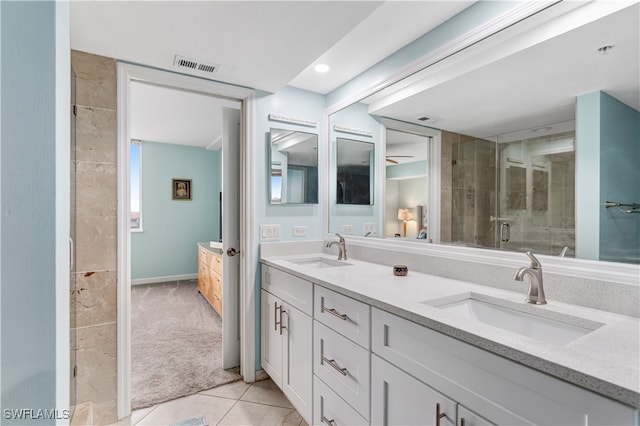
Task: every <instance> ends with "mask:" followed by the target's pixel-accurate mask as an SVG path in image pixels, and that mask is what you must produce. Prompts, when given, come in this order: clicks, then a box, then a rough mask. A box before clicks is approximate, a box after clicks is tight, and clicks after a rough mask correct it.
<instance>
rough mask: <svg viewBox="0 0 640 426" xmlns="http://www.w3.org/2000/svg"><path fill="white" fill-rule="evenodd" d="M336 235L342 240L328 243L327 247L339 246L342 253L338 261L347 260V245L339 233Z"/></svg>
mask: <svg viewBox="0 0 640 426" xmlns="http://www.w3.org/2000/svg"><path fill="white" fill-rule="evenodd" d="M336 235H337V236H338V238H340V239H339V240H338V241H331V242H328V243H327V245H326V246H327V247H331V246H332V245H334V244H338V248H339V249H340V252H339V253H338V260H347V246H346V245H345V241H344V237H343V236H342V235H340V234H337V233H336Z"/></svg>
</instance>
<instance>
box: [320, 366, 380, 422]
mask: <svg viewBox="0 0 640 426" xmlns="http://www.w3.org/2000/svg"><path fill="white" fill-rule="evenodd" d="M313 424H314V425H321V424H324V425H329V426H347V425H353V426H360V425H368V424H369V422H368V421H367V420H365V419H364V418H363V417H362V416H361V415H360V414H358V412H357V411H356V410H354V409H353V408H352V407H351V406H350V405H349V404H347V403H346V402H345V401H344V400H343V399H342V398H340V397H339V396H338V395H337V394H336V393H335V392H334V391H332V390H331V389H329V387H328V386H327V385H326V384H324V382H323V381H322V380H320V379H319V378H318V377H315V376H314V378H313Z"/></svg>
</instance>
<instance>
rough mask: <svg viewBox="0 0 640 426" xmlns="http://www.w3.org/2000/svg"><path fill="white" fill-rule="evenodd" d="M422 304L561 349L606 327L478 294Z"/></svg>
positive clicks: (539, 308)
mask: <svg viewBox="0 0 640 426" xmlns="http://www.w3.org/2000/svg"><path fill="white" fill-rule="evenodd" d="M452 299H453V300H452ZM422 303H424V304H427V305H430V306H433V307H436V308H439V309H441V310H443V311H447V312H450V313H452V314H455V315H459V316H461V317H465V318H468V319H471V320H474V321H478V322H481V323H483V324H486V325H490V326H492V327H497V328H500V329H502V330H506V331H510V332H513V333H517V334H520V335H523V336H527V337H530V338H532V339H536V340H541V341H544V342H547V343H551V344H554V345H561V346H562V345H566V344H568V343H570V342H572V341H574V340H576V339H578V338H580V337H582V336H585V335H587V334H589V333H591V332H592V331H594V330H595V329H597V328H598V327H601V326H602V325H604V324H601V323H598V322H595V321H591V320H587V319H583V318H578V317H573V316H570V315H565V314H561V313H558V312H552V311H548V310H547V311H545V310H544V308H541V307H537V306H532V305H527V304H525V303H524V302H523V303H522V304H518V303H515V302H511V301H508V300H503V299H499V298H494V297H490V296H486V295H483V294H477V293H465V294H462V295H457V296H453V297H449V298H444V299H438V300H428V301H425V302H422Z"/></svg>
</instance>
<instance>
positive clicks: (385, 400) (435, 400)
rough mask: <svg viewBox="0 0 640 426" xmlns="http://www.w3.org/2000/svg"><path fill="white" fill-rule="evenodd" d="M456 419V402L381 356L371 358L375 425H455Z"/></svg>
mask: <svg viewBox="0 0 640 426" xmlns="http://www.w3.org/2000/svg"><path fill="white" fill-rule="evenodd" d="M438 414H440V416H439V415H438ZM455 419H456V404H455V402H453V401H452V400H450V399H449V398H447V397H445V396H444V395H442V394H440V393H438V392H436V391H435V390H433V389H432V388H430V387H429V386H427V385H425V384H424V383H422V382H420V381H419V380H417V379H415V378H413V377H411V376H410V375H408V374H407V373H405V372H404V371H402V370H400V369H399V368H397V367H394V366H393V365H391V364H389V363H388V362H386V361H384V360H383V359H381V358H379V357H378V356H377V355H372V356H371V424H372V425H442V426H445V425H446V426H453V425H455Z"/></svg>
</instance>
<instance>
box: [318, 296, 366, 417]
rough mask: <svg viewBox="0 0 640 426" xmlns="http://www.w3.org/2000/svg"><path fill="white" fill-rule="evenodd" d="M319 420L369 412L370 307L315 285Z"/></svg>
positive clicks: (358, 415)
mask: <svg viewBox="0 0 640 426" xmlns="http://www.w3.org/2000/svg"><path fill="white" fill-rule="evenodd" d="M313 360H314V361H313V373H314V389H316V392H320V394H316V395H315V396H314V400H315V401H316V403H315V404H314V416H313V420H314V424H319V423H321V422H324V423H325V424H327V423H328V424H331V426H337V425H341V424H342V425H344V424H352V423H355V424H361V422H362V421H365V422H366V421H367V420H368V419H369V415H370V412H369V411H370V409H369V407H370V402H371V400H370V390H371V386H370V379H371V352H370V307H369V305H367V304H364V303H362V302H359V301H357V300H354V299H351V298H350V297H346V296H343V295H341V294H338V293H336V292H333V291H331V290H327V289H326V288H324V287H321V286H319V285H315V286H314V322H313Z"/></svg>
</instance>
